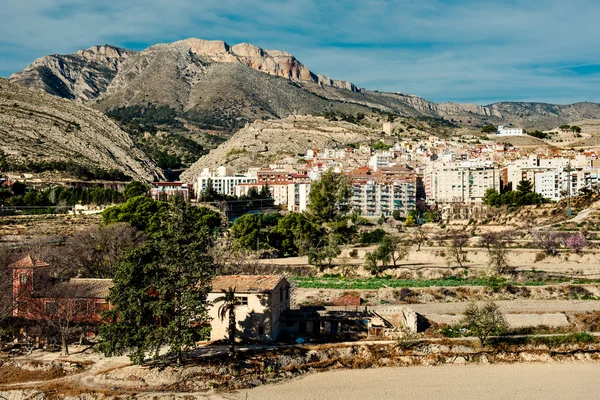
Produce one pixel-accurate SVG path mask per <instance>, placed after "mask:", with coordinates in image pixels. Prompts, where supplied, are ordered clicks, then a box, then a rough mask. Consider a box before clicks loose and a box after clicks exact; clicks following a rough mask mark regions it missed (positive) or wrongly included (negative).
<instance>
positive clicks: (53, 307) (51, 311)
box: [46, 301, 58, 315]
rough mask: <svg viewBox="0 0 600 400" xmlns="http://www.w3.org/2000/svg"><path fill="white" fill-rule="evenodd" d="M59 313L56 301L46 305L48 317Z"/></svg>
mask: <svg viewBox="0 0 600 400" xmlns="http://www.w3.org/2000/svg"><path fill="white" fill-rule="evenodd" d="M57 313H58V305H57V304H56V302H55V301H49V302H48V303H46V315H55V314H57Z"/></svg>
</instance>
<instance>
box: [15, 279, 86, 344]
mask: <svg viewBox="0 0 600 400" xmlns="http://www.w3.org/2000/svg"><path fill="white" fill-rule="evenodd" d="M88 294H89V293H88V290H87V289H86V288H85V287H78V286H76V285H71V284H68V283H64V284H58V285H56V286H54V287H52V293H48V294H46V296H48V297H44V298H31V299H29V301H28V313H27V317H28V318H29V319H33V320H36V321H38V323H39V327H40V329H41V330H42V332H43V333H44V335H46V336H49V337H52V336H56V337H57V338H58V339H59V340H60V343H61V354H62V355H68V354H69V342H70V341H71V340H72V339H73V338H75V337H76V336H77V335H80V334H82V333H83V331H84V328H85V327H87V326H88V325H89V324H91V323H93V322H94V316H95V302H94V301H93V300H91V299H88Z"/></svg>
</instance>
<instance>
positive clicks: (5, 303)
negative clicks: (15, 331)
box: [0, 246, 20, 324]
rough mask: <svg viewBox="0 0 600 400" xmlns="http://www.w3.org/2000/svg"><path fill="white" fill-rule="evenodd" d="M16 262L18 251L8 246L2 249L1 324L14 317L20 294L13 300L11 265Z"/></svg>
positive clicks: (0, 278)
mask: <svg viewBox="0 0 600 400" xmlns="http://www.w3.org/2000/svg"><path fill="white" fill-rule="evenodd" d="M14 261H16V251H15V250H13V249H11V248H9V247H8V246H2V247H1V248H0V324H2V323H3V322H4V321H5V320H6V319H7V318H9V317H10V316H12V314H13V311H14V310H15V308H16V306H17V304H18V302H19V297H20V294H19V293H17V294H16V295H15V297H14V298H13V270H12V269H11V268H9V265H10V264H11V263H13V262H14Z"/></svg>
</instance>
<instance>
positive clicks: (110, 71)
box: [10, 45, 135, 102]
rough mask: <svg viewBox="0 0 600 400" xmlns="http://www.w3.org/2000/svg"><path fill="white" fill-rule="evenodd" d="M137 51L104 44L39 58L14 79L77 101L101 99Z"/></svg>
mask: <svg viewBox="0 0 600 400" xmlns="http://www.w3.org/2000/svg"><path fill="white" fill-rule="evenodd" d="M132 54H135V52H134V51H130V50H125V49H121V48H119V47H114V46H109V45H103V46H93V47H90V48H89V49H87V50H79V51H78V52H77V53H75V54H68V55H59V54H53V55H49V56H44V57H41V58H38V59H37V60H35V61H34V62H33V63H31V64H30V65H29V66H27V68H25V70H23V71H21V72H17V73H14V74H13V75H12V76H11V77H10V79H11V80H12V81H13V82H16V83H19V84H22V85H24V86H27V87H29V88H32V89H41V90H44V91H46V92H48V93H50V94H53V95H56V96H59V97H64V98H66V99H69V100H75V101H77V102H85V101H90V100H93V99H95V98H97V97H98V96H100V95H101V94H102V93H104V91H105V90H106V88H107V87H108V85H109V84H110V82H111V81H112V80H113V78H114V77H115V75H116V74H117V72H118V70H119V67H120V65H121V64H122V63H123V62H124V61H125V60H126V59H127V58H128V57H129V56H130V55H132Z"/></svg>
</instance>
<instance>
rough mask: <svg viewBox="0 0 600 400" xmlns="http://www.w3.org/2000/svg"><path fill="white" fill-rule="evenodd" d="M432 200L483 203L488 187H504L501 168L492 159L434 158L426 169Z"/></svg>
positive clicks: (428, 193) (427, 187)
mask: <svg viewBox="0 0 600 400" xmlns="http://www.w3.org/2000/svg"><path fill="white" fill-rule="evenodd" d="M424 175H425V176H424V182H425V193H426V196H427V201H428V202H437V203H465V204H473V203H481V201H482V199H483V196H484V194H485V191H486V190H488V189H496V190H498V191H500V176H501V169H500V168H499V167H498V166H497V165H496V164H494V163H493V162H491V161H463V162H460V163H457V162H453V163H444V162H433V163H431V164H429V165H428V166H427V168H426V169H425V173H424Z"/></svg>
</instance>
